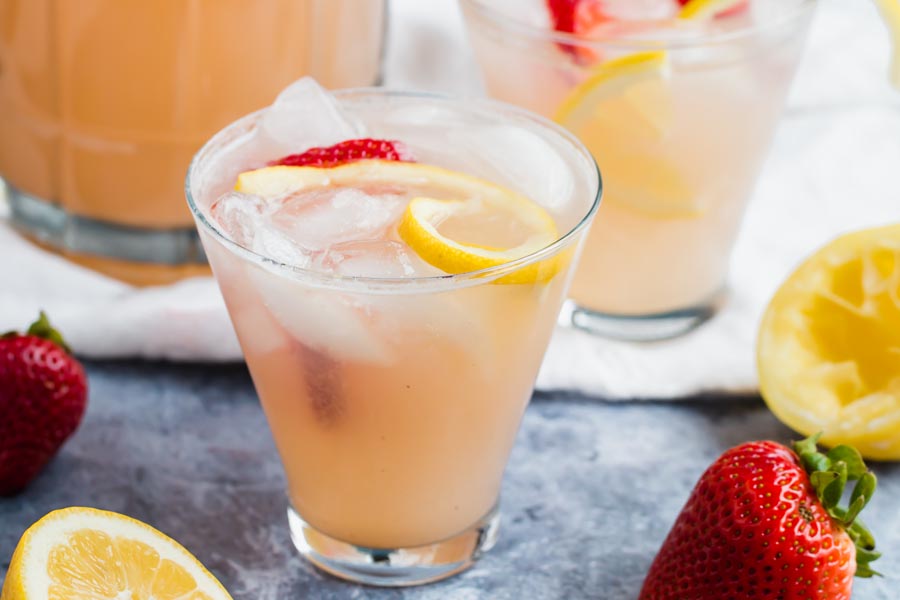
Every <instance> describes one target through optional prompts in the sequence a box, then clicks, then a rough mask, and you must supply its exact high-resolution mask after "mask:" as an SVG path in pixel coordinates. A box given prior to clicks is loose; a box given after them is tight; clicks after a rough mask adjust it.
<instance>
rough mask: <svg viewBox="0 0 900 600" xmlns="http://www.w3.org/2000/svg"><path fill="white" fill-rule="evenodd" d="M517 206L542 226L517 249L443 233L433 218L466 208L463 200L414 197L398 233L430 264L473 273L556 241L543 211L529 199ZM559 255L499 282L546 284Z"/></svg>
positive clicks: (520, 212)
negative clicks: (488, 245)
mask: <svg viewBox="0 0 900 600" xmlns="http://www.w3.org/2000/svg"><path fill="white" fill-rule="evenodd" d="M524 202H527V203H524V204H522V205H521V206H517V207H516V208H517V216H520V217H522V218H523V220H525V221H526V222H528V223H529V225H531V226H532V227H534V226H535V225H539V226H541V229H538V231H542V233H541V234H539V235H536V236H535V237H534V238H532V239H531V240H529V241H528V242H526V243H525V244H522V245H520V246H518V247H516V248H507V249H497V248H486V247H484V246H476V245H470V244H461V243H458V242H456V241H454V240H451V239H449V238H447V237H445V236H443V235H441V234H440V233H439V232H438V230H437V228H436V227H435V226H434V224H433V221H434V220H436V219H439V218H440V217H442V216H446V215H448V214H450V213H452V212H453V211H454V210H457V209H459V210H462V209H464V204H465V203H463V202H459V201H453V200H435V199H433V198H414V199H413V200H412V201H411V202H410V203H409V206H408V207H407V209H406V211H405V212H404V214H403V217H402V219H401V220H400V225H399V227H398V232H399V234H400V237H401V238H402V239H403V241H404V242H406V244H407V245H408V246H409V247H410V248H412V249H413V250H414V251H415V252H416V254H418V255H419V257H420V258H421V259H422V260H424V261H425V262H427V263H428V264H430V265H432V266H434V267H437V268H438V269H441V270H442V271H445V272H447V273H450V274H461V273H470V272H474V271H481V270H483V269H489V268H492V267H498V266H500V265H503V264H506V263H509V262H511V261H514V260H516V259H519V258H522V257H524V256H527V255H529V254H533V253H534V252H538V251H540V250H541V249H543V248H545V247H547V246H549V245H550V244H552V243H553V242H554V241H555V240H556V237H557V236H556V226H555V225H554V224H553V221H552V219H551V218H550V216H549V215H547V214H546V213H545V212H544V210H543V209H542V208H541V207H539V206H538V205H536V204H532V203H531V202H530V201H524ZM558 258H559V257H558V256H557V257H553V258H549V259H545V260H542V261H538V262H535V263H532V264H529V265H527V266H525V267H522V268H520V269H516V270H515V271H513V272H512V273H510V274H509V275H505V276H503V277H500V278H498V279H497V280H496V281H497V283H504V284H517V283H544V282H546V281H549V280H550V279H552V278H553V276H554V275H556V273H557V272H558V270H559V266H560V265H559V260H558Z"/></svg>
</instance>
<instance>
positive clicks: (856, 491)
mask: <svg viewBox="0 0 900 600" xmlns="http://www.w3.org/2000/svg"><path fill="white" fill-rule="evenodd" d="M821 436H822V434H821V433H817V434H816V435H813V436H810V437H808V438H806V439H805V440H801V441H799V442H795V443H794V452H796V453H797V455H798V456H799V457H800V462H801V463H802V464H803V467H804V469H806V471H807V473H809V481H810V483H811V484H812V486H813V488H814V489H815V490H816V496H818V498H819V501H820V502H821V503H822V506H823V507H824V508H825V510H826V511H827V512H828V514H829V515H830V516H831V517H832V518H833V519H834V520H835V521H837V522H838V523H840V524H841V525H842V526H843V527H844V529H845V530H846V531H847V534H848V535H849V536H850V539H851V540H853V543H854V544H855V545H856V563H857V567H856V576H857V577H872V576H873V575H880V573H878V572H877V571H875V570H873V569H872V567H871V566H870V563H872V562H873V561H875V560H877V559H878V558H879V557H880V556H881V553H879V552H876V551H875V538H874V537H873V536H872V533H871V532H870V531H869V530H868V529H867V528H866V526H865V525H863V523H862V521H860V520H859V519H858V518H857V517H858V516H859V513H860V512H862V510H863V509H864V508H865V507H866V505H867V504H868V503H869V500H871V499H872V496H873V495H874V494H875V488H876V487H877V484H878V480H877V479H876V477H875V474H874V473H872V472H871V471H869V469H868V468H867V467H866V464H865V462H864V461H863V458H862V456H861V455H860V453H859V452H858V451H857V450H856V449H855V448H853V447H851V446H847V445H840V446H835V447H834V448H832V449H831V450H829V451H828V453H827V454H823V453H821V452H819V449H818V447H817V446H816V444H817V442H818V441H819V438H820V437H821ZM851 481H855V482H856V484H855V485H854V487H853V491H852V492H851V493H850V501H849V505H848V506H847V507H843V506H840V503H841V500H842V499H843V497H844V491H845V490H846V488H847V483H848V482H851Z"/></svg>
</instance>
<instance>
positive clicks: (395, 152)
mask: <svg viewBox="0 0 900 600" xmlns="http://www.w3.org/2000/svg"><path fill="white" fill-rule="evenodd" d="M358 160H393V161H401V162H415V160H414V159H413V157H412V155H411V154H410V153H409V151H408V150H407V148H406V146H404V145H403V144H402V143H401V142H395V141H391V140H374V139H371V138H364V139H359V140H347V141H345V142H340V143H338V144H335V145H334V146H328V147H327V148H310V149H309V150H307V151H306V152H302V153H300V154H291V155H289V156H285V157H284V158H279V159H278V160H274V161H272V162H270V163H269V165H270V166H277V165H281V166H288V167H320V168H330V167H337V166H338V165H343V164H345V163H350V162H356V161H358Z"/></svg>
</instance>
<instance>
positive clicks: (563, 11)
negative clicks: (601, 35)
mask: <svg viewBox="0 0 900 600" xmlns="http://www.w3.org/2000/svg"><path fill="white" fill-rule="evenodd" d="M547 8H548V9H549V10H550V18H551V19H552V20H553V29H555V30H556V31H561V32H564V33H576V34H582V33H585V32H588V31H591V30H593V29H595V28H596V27H597V26H598V25H600V24H602V23H606V22H609V21H615V20H616V19H615V17H612V16H611V15H609V14H608V13H607V12H606V10H605V9H604V8H603V2H602V0H547Z"/></svg>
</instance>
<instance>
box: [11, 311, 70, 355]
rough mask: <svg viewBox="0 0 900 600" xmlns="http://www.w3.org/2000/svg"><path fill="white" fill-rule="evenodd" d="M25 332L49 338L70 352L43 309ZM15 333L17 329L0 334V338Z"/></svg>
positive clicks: (17, 333)
mask: <svg viewBox="0 0 900 600" xmlns="http://www.w3.org/2000/svg"><path fill="white" fill-rule="evenodd" d="M25 334H26V335H33V336H35V337H39V338H41V339H45V340H49V341H51V342H53V343H54V344H56V345H57V346H59V347H60V348H62V349H63V350H65V351H66V352H68V353H69V354H71V353H72V349H71V348H69V345H68V344H67V343H66V340H65V339H63V336H62V334H61V333H60V332H59V331H57V330H56V329H54V328H53V326H52V325H51V324H50V319H48V318H47V313H45V312H44V311H41V312H40V314H39V315H38V319H37V321H35V322H34V323H32V324H31V326H30V327H29V328H28V331H26V332H25ZM17 335H19V332H18V331H8V332H6V333H4V334H2V335H0V338H8V337H15V336H17Z"/></svg>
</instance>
